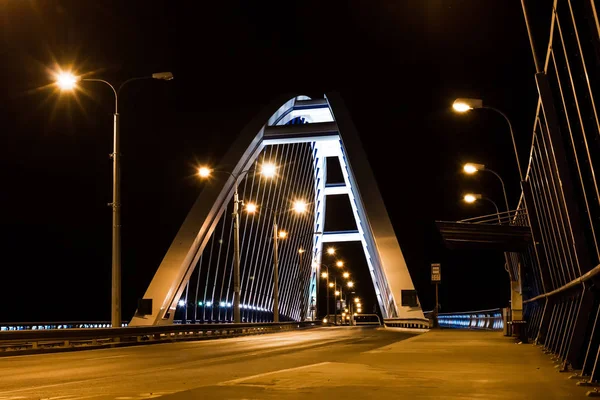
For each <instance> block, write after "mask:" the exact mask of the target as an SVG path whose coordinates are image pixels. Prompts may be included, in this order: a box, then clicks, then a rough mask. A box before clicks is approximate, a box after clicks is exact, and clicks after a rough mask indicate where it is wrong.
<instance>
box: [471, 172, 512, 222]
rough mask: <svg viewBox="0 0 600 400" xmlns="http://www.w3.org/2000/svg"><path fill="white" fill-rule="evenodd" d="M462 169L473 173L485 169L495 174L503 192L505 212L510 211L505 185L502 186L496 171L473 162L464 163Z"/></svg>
mask: <svg viewBox="0 0 600 400" xmlns="http://www.w3.org/2000/svg"><path fill="white" fill-rule="evenodd" d="M463 170H464V171H465V173H467V174H474V173H476V172H478V171H486V172H489V173H491V174H493V175H495V176H496V178H498V179H499V180H500V184H501V185H502V193H503V194H504V203H505V205H506V211H507V212H508V211H510V207H509V205H508V196H507V195H506V187H505V186H504V180H503V179H502V177H501V176H500V175H499V174H498V173H496V172H495V171H492V170H491V169H489V168H486V166H485V165H483V164H475V163H466V164H465V165H464V167H463Z"/></svg>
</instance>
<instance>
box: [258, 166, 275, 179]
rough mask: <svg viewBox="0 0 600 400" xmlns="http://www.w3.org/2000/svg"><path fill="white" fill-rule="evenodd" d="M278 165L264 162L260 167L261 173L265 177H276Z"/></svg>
mask: <svg viewBox="0 0 600 400" xmlns="http://www.w3.org/2000/svg"><path fill="white" fill-rule="evenodd" d="M276 172H277V167H276V166H275V164H273V163H263V164H262V165H261V167H260V174H261V175H262V176H264V177H265V178H274V177H275V173H276Z"/></svg>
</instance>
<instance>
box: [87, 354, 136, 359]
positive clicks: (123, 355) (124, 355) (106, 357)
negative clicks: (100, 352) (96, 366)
mask: <svg viewBox="0 0 600 400" xmlns="http://www.w3.org/2000/svg"><path fill="white" fill-rule="evenodd" d="M123 357H127V354H122V355H120V356H105V357H94V358H86V359H85V360H86V361H90V360H108V359H109V358H123Z"/></svg>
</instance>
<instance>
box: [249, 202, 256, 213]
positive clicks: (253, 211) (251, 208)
mask: <svg viewBox="0 0 600 400" xmlns="http://www.w3.org/2000/svg"><path fill="white" fill-rule="evenodd" d="M257 210H258V206H257V205H256V204H254V203H247V204H246V212H247V213H249V214H254V213H255V212H256V211H257Z"/></svg>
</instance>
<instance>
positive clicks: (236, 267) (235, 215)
mask: <svg viewBox="0 0 600 400" xmlns="http://www.w3.org/2000/svg"><path fill="white" fill-rule="evenodd" d="M275 169H276V167H275V166H274V165H273V164H270V163H265V164H262V166H261V171H260V173H261V175H262V176H264V177H266V178H272V177H274V176H275ZM251 170H252V169H247V170H245V171H241V172H240V173H238V174H234V173H231V172H229V171H224V170H216V171H214V172H223V173H226V174H228V175H229V176H231V177H232V178H233V179H234V181H235V183H234V189H233V212H232V213H231V217H232V219H233V322H234V323H236V324H239V323H241V322H242V316H241V312H240V297H241V296H240V292H241V284H240V263H241V261H240V205H243V204H244V201H243V200H240V198H239V194H238V186H239V183H240V178H241V177H242V176H244V175H246V174H247V173H248V172H250V171H251ZM212 172H213V170H211V169H210V168H208V167H200V168H199V169H198V175H200V177H201V178H208V177H209V176H210V175H211V174H212ZM246 210H247V211H248V212H250V213H253V212H255V211H256V206H255V205H254V204H252V203H249V204H248V205H247V208H246Z"/></svg>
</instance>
